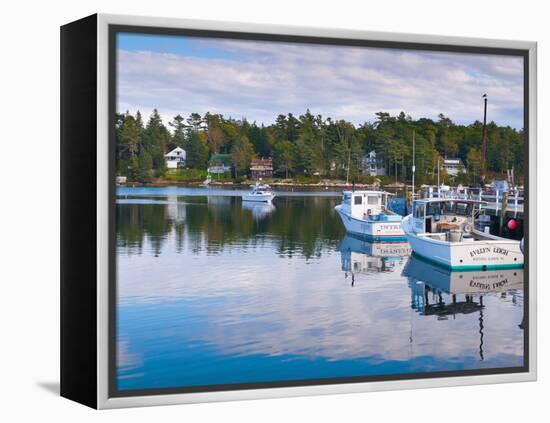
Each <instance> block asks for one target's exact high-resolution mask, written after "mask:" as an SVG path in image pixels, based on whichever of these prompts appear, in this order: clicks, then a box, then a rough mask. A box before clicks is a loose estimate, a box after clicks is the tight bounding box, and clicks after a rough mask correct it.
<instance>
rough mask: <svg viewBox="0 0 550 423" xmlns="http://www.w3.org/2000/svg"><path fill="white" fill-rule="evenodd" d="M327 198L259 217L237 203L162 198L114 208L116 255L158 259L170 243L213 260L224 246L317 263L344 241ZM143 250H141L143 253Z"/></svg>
mask: <svg viewBox="0 0 550 423" xmlns="http://www.w3.org/2000/svg"><path fill="white" fill-rule="evenodd" d="M338 202H339V199H338V198H332V197H311V196H310V197H278V198H277V200H276V202H275V203H274V207H272V208H271V209H270V210H269V213H264V214H262V215H260V216H259V215H258V213H257V211H256V212H254V209H252V208H247V207H243V206H242V202H241V199H240V198H238V197H223V198H222V197H208V198H207V197H164V198H158V197H157V198H155V200H154V201H149V202H147V201H143V200H142V201H141V202H136V203H132V202H130V203H129V204H127V203H121V204H117V207H116V232H117V250H118V251H119V252H123V253H126V254H142V253H143V251H144V249H150V250H151V252H152V253H153V254H154V255H155V256H158V255H160V254H162V252H163V249H164V248H165V245H166V243H167V242H168V240H169V239H173V240H174V245H175V251H176V252H177V253H184V252H187V253H192V254H199V253H203V252H206V253H207V254H218V253H220V252H222V251H223V250H224V249H225V248H227V247H229V246H238V247H239V248H253V247H256V246H259V245H262V244H264V243H265V242H270V243H272V244H273V245H275V251H276V253H277V254H278V255H280V256H288V257H292V256H294V255H296V254H300V255H302V256H304V257H306V258H308V259H309V258H314V257H320V256H321V253H322V251H323V250H324V249H326V248H330V249H335V248H336V247H337V245H338V244H339V241H340V239H341V238H342V236H343V235H344V229H343V227H342V225H340V222H339V221H338V219H337V216H336V214H335V212H334V206H335V205H336V204H337V203H338ZM144 247H146V248H144Z"/></svg>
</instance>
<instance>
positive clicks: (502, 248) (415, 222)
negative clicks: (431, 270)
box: [401, 198, 523, 270]
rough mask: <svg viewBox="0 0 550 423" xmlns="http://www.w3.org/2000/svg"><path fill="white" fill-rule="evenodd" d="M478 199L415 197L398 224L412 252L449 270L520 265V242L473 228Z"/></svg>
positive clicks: (521, 261) (478, 203)
mask: <svg viewBox="0 0 550 423" xmlns="http://www.w3.org/2000/svg"><path fill="white" fill-rule="evenodd" d="M480 203H481V202H480V201H475V200H467V199H457V198H444V199H438V198H426V199H421V200H415V201H414V203H413V210H412V214H410V215H408V216H407V217H405V218H404V219H403V222H402V223H401V225H402V227H403V230H404V231H405V234H406V235H407V239H408V241H409V243H410V244H411V247H412V249H413V252H414V253H415V254H418V255H419V256H421V257H424V258H425V259H428V260H430V261H432V262H434V263H437V264H440V265H442V266H445V267H448V268H451V269H453V270H476V269H481V270H487V269H511V268H519V267H523V254H522V252H521V249H520V242H519V241H515V240H512V239H507V238H501V237H499V236H496V235H492V234H489V233H486V232H482V231H479V230H476V229H475V223H476V217H477V213H478V211H479V205H480Z"/></svg>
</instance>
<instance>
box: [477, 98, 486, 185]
mask: <svg viewBox="0 0 550 423" xmlns="http://www.w3.org/2000/svg"><path fill="white" fill-rule="evenodd" d="M481 137H482V138H481V172H480V175H479V176H480V179H481V184H482V185H485V174H486V163H485V162H486V160H487V94H483V132H482V135H481Z"/></svg>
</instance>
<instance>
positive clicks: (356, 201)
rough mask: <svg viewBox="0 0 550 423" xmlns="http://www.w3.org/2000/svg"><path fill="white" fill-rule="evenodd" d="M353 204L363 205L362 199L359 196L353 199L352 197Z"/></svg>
mask: <svg viewBox="0 0 550 423" xmlns="http://www.w3.org/2000/svg"><path fill="white" fill-rule="evenodd" d="M353 204H356V205H360V204H363V197H361V196H360V195H356V196H355V197H353Z"/></svg>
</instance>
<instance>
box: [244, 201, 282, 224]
mask: <svg viewBox="0 0 550 423" xmlns="http://www.w3.org/2000/svg"><path fill="white" fill-rule="evenodd" d="M242 207H243V210H248V211H250V213H252V218H253V219H254V220H262V219H265V218H266V217H268V216H269V215H270V214H271V213H273V210H275V206H274V205H273V203H254V202H251V201H243V202H242Z"/></svg>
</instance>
